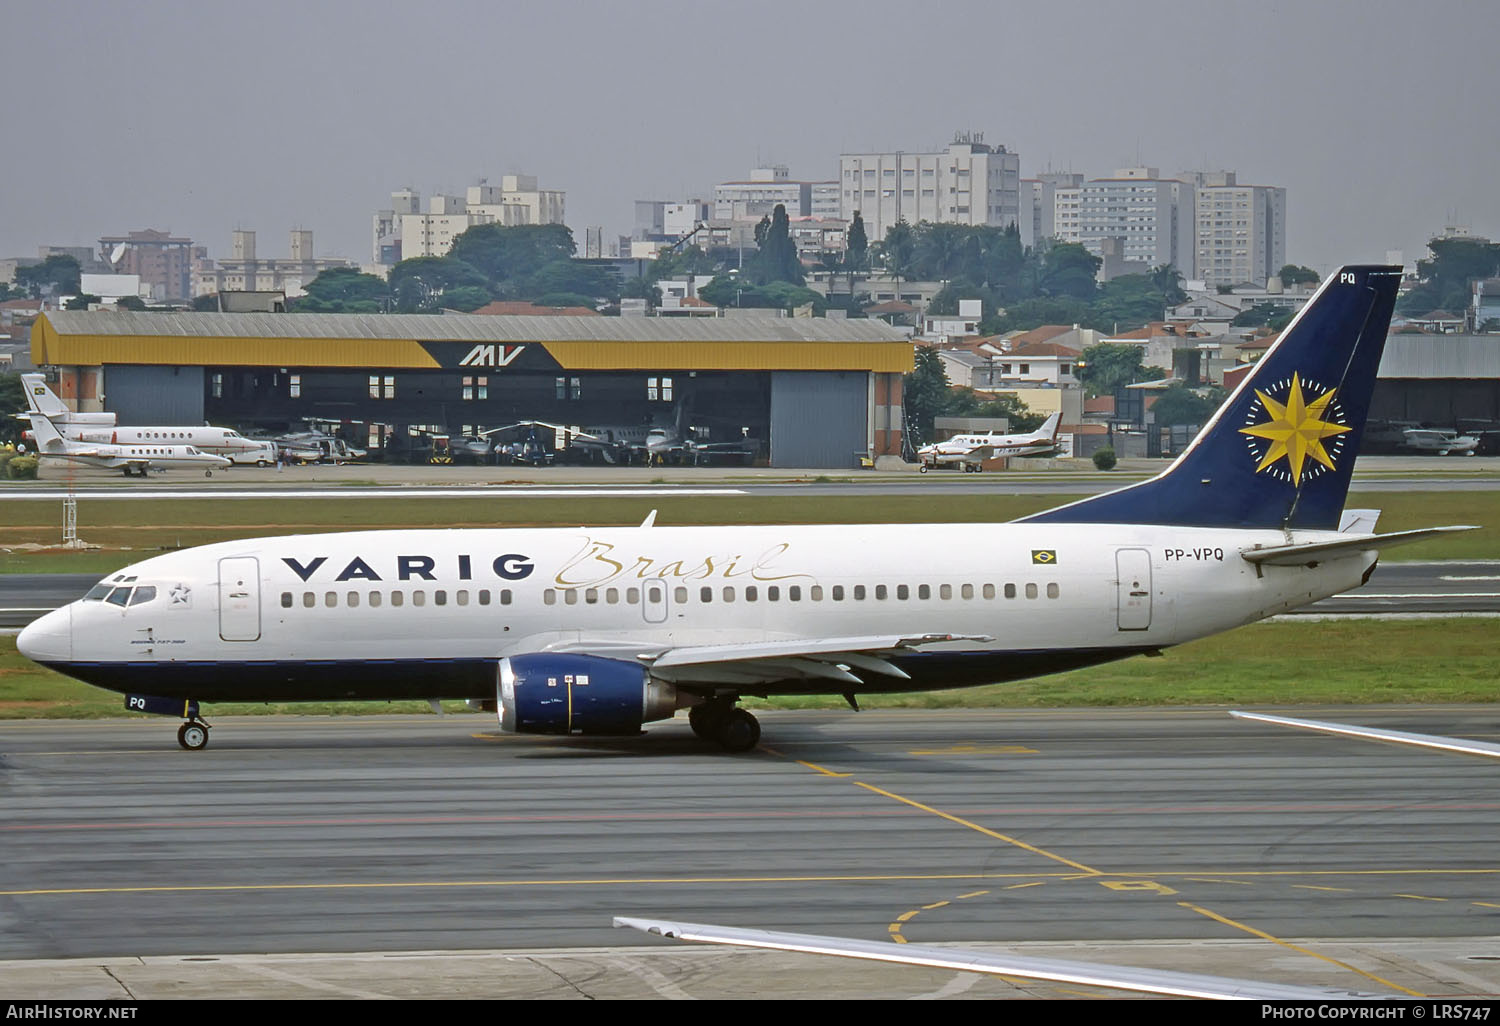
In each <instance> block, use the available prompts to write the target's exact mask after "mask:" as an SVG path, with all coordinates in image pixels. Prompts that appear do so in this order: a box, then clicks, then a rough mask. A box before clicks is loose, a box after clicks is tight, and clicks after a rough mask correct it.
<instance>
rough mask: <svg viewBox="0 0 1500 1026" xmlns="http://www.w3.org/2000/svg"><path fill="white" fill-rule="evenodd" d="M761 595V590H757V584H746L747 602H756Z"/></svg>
mask: <svg viewBox="0 0 1500 1026" xmlns="http://www.w3.org/2000/svg"><path fill="white" fill-rule="evenodd" d="M759 595H760V592H758V591H756V590H755V585H753V584H749V585H746V586H745V601H746V602H754V601H755V600H756V598H757V597H758V596H759Z"/></svg>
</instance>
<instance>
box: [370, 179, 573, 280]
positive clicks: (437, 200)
mask: <svg viewBox="0 0 1500 1026" xmlns="http://www.w3.org/2000/svg"><path fill="white" fill-rule="evenodd" d="M565 199H566V194H565V193H564V192H563V191H562V190H559V189H538V188H537V182H536V177H535V176H533V175H505V176H503V177H502V178H501V179H500V184H499V185H490V184H489V183H488V182H487V181H485V180H483V179H481V180H480V183H479V184H478V185H471V186H469V188H468V189H467V190H466V192H465V194H464V195H463V196H442V195H438V196H430V197H428V200H427V212H426V213H425V214H424V213H422V212H421V206H422V198H421V196H419V195H418V194H417V193H415V192H413V191H412V190H411V189H402V190H400V191H399V192H393V193H391V209H389V210H380V211H376V213H375V216H374V219H373V234H374V252H373V256H374V259H375V262H376V263H377V264H385V265H387V266H390V265H393V264H396V263H399V262H400V261H402V260H409V259H410V258H412V257H418V256H444V255H445V254H447V252H448V250H449V249H451V248H452V247H453V240H454V239H456V238H458V236H460V235H462V234H463V233H464V232H466V231H468V230H469V229H470V228H472V227H474V226H475V225H480V224H502V225H520V224H562V223H563V217H564V210H565V207H566V203H565Z"/></svg>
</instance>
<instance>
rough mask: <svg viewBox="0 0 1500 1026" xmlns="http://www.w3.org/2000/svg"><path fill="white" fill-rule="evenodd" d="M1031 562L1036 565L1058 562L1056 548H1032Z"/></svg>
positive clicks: (1049, 564) (1048, 564)
mask: <svg viewBox="0 0 1500 1026" xmlns="http://www.w3.org/2000/svg"><path fill="white" fill-rule="evenodd" d="M1031 562H1032V563H1033V564H1035V565H1036V566H1051V565H1052V564H1053V563H1056V562H1057V550H1056V549H1032V550H1031Z"/></svg>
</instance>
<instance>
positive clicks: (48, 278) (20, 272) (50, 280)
mask: <svg viewBox="0 0 1500 1026" xmlns="http://www.w3.org/2000/svg"><path fill="white" fill-rule="evenodd" d="M80 275H81V271H80V269H79V266H78V259H77V258H76V257H71V256H67V255H65V254H57V253H54V254H53V255H52V256H49V257H48V258H47V259H45V260H43V261H42V262H41V263H38V264H22V265H21V266H19V267H17V268H16V273H15V283H16V285H17V286H18V287H20V288H24V289H25V290H26V291H27V292H28V293H29V294H30V295H31V298H32V299H40V298H42V295H43V294H44V293H46V294H51V295H59V294H65V293H76V292H78V291H79V287H80V286H79V281H80V280H81V279H80ZM96 302H97V300H96Z"/></svg>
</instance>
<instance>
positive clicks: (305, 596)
mask: <svg viewBox="0 0 1500 1026" xmlns="http://www.w3.org/2000/svg"><path fill="white" fill-rule="evenodd" d="M317 604H318V596H316V595H314V594H313V593H312V592H310V591H304V592H303V593H302V607H303V608H304V609H311V608H312V607H313V606H315V605H317Z"/></svg>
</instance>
